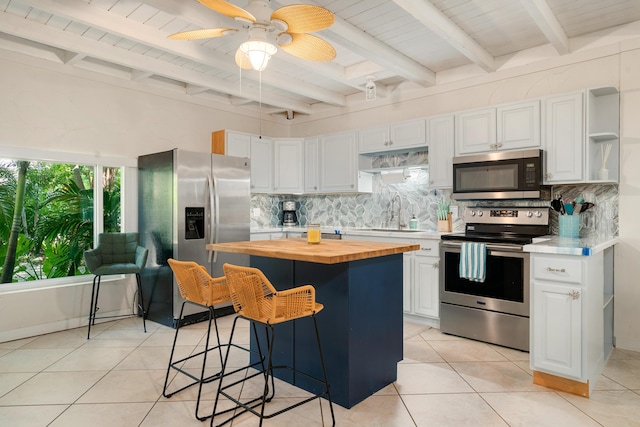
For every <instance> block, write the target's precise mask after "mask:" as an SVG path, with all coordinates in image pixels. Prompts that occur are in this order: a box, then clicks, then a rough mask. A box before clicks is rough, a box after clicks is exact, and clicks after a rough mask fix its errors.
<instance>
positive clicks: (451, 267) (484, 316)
mask: <svg viewBox="0 0 640 427" xmlns="http://www.w3.org/2000/svg"><path fill="white" fill-rule="evenodd" d="M464 219H465V224H466V225H465V232H464V233H459V234H446V235H443V236H442V242H441V244H440V260H441V261H440V262H441V266H442V267H441V268H440V330H441V331H442V332H445V333H448V334H453V335H458V336H462V337H466V338H472V339H476V340H479V341H485V342H489V343H493V344H498V345H502V346H505V347H511V348H516V349H519V350H523V351H529V254H528V253H526V252H523V251H522V247H523V246H524V245H526V244H528V243H531V242H532V240H533V238H534V237H538V236H543V235H546V234H549V208H546V207H540V208H538V207H536V208H527V207H524V208H523V207H508V208H505V207H501V208H467V209H465V214H464ZM463 242H481V243H484V244H486V263H485V268H486V278H485V280H484V282H476V281H471V280H467V279H465V278H461V277H460V273H459V265H460V251H461V246H462V243H463Z"/></svg>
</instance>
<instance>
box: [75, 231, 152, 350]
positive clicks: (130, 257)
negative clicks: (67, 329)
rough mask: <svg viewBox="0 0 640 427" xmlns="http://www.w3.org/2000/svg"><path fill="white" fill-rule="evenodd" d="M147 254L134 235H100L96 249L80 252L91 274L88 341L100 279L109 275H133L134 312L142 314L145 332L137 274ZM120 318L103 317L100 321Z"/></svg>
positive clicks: (144, 316)
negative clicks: (135, 302) (136, 289)
mask: <svg viewBox="0 0 640 427" xmlns="http://www.w3.org/2000/svg"><path fill="white" fill-rule="evenodd" d="M148 255H149V251H148V249H146V248H143V247H142V246H140V244H139V236H138V233H102V234H100V235H99V236H98V246H97V247H96V248H95V249H92V250H89V251H85V252H84V262H85V264H86V265H87V268H88V269H89V271H90V272H91V273H93V274H95V277H94V278H93V287H92V289H91V307H90V309H89V329H88V331H87V339H89V338H90V337H91V325H94V324H95V321H96V319H97V317H96V312H97V311H98V295H99V293H100V278H101V277H102V276H106V275H113V274H135V275H136V282H137V284H138V308H139V309H140V313H142V325H143V328H144V331H145V332H147V325H146V323H145V319H146V315H147V314H146V312H145V309H144V300H143V298H142V282H141V280H140V272H141V271H142V269H143V268H144V266H145V264H146V263H147V256H148ZM107 317H120V316H104V317H100V318H101V319H102V318H107Z"/></svg>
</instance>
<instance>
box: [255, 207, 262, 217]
mask: <svg viewBox="0 0 640 427" xmlns="http://www.w3.org/2000/svg"><path fill="white" fill-rule="evenodd" d="M260 215H262V212H261V211H260V208H253V216H254V217H256V216H260Z"/></svg>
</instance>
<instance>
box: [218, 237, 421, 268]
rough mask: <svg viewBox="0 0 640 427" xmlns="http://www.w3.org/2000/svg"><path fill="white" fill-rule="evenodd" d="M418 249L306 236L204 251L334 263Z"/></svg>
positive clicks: (222, 246)
mask: <svg viewBox="0 0 640 427" xmlns="http://www.w3.org/2000/svg"><path fill="white" fill-rule="evenodd" d="M418 249H420V245H410V244H401V243H382V242H359V241H354V240H333V239H324V240H322V241H321V242H320V244H316V245H312V244H309V243H307V239H306V238H299V239H276V240H255V241H247V242H229V243H214V244H211V243H210V244H208V245H207V250H213V251H220V252H233V253H238V254H247V255H256V256H262V257H267V258H279V259H288V260H293V261H306V262H315V263H319V264H338V263H341V262H349V261H357V260H360V259H367V258H376V257H381V256H386V255H393V254H399V253H402V252H409V251H415V250H418Z"/></svg>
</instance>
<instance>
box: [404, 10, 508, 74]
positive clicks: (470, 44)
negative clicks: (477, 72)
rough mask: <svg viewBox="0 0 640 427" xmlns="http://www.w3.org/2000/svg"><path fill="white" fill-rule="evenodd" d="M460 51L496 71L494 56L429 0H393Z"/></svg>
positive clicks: (484, 66)
mask: <svg viewBox="0 0 640 427" xmlns="http://www.w3.org/2000/svg"><path fill="white" fill-rule="evenodd" d="M393 2H394V3H395V4H397V5H398V6H400V7H401V8H403V9H404V10H406V11H407V12H408V13H410V14H411V15H412V16H413V17H414V18H416V19H417V20H418V21H419V22H420V23H422V24H423V25H425V26H426V27H427V28H429V29H430V30H431V31H433V32H434V33H435V34H437V35H438V36H440V37H441V38H442V39H443V40H445V41H446V42H447V43H449V44H450V45H451V46H452V47H453V48H455V49H456V50H457V51H458V52H460V53H461V54H463V55H464V56H466V57H467V58H468V59H470V60H471V61H472V62H474V63H475V64H477V65H478V66H480V67H481V68H482V69H483V70H485V71H487V72H492V71H495V70H496V69H495V63H494V58H493V56H492V55H491V54H490V53H489V52H487V51H486V50H485V49H484V48H483V47H482V46H480V45H479V44H478V43H477V42H476V41H475V40H474V39H473V38H471V37H470V36H469V35H468V34H467V33H465V32H464V31H462V29H461V28H460V27H458V26H457V25H456V24H455V23H453V21H451V20H450V19H449V18H447V16H446V15H445V14H444V13H442V12H441V11H440V9H438V8H437V7H435V6H434V5H433V3H431V2H430V1H428V0H422V1H416V0H393Z"/></svg>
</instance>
